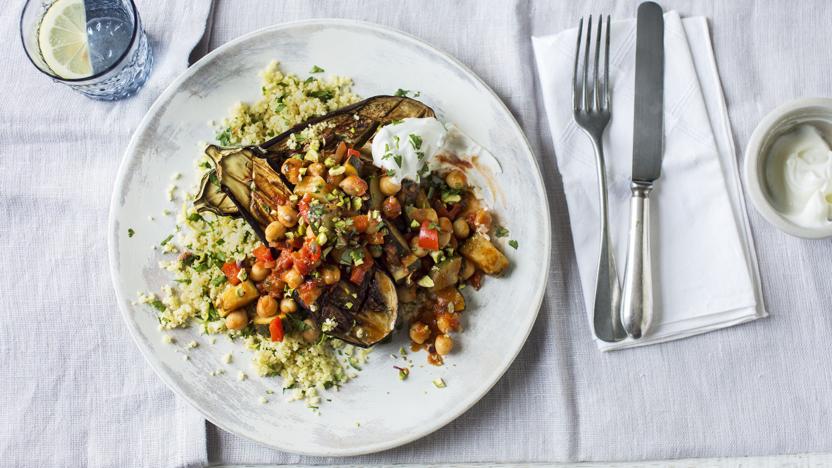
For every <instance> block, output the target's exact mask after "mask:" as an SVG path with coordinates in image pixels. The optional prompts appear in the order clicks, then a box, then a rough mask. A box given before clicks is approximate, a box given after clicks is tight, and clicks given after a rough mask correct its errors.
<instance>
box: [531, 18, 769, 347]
mask: <svg viewBox="0 0 832 468" xmlns="http://www.w3.org/2000/svg"><path fill="white" fill-rule="evenodd" d="M664 19H665V33H664V41H665V78H664V83H665V89H664V122H665V123H664V132H665V143H664V156H663V158H664V159H663V163H662V176H661V178H660V179H659V180H658V182H657V184H656V188H655V189H654V191H653V193H652V195H651V204H652V213H651V215H652V217H653V230H652V235H653V237H652V241H653V274H654V288H655V297H654V320H653V325H652V328H651V329H650V331H649V333H648V335H647V336H645V337H644V338H642V339H640V340H635V341H634V340H629V339H628V340H625V341H622V342H619V343H614V344H610V343H604V342H602V341H600V340H596V341H597V344H598V347H599V348H600V349H602V350H615V349H623V348H629V347H634V346H642V345H647V344H653V343H660V342H663V341H668V340H674V339H678V338H684V337H688V336H692V335H696V334H699V333H705V332H708V331H711V330H716V329H719V328H724V327H728V326H732V325H736V324H739V323H743V322H748V321H750V320H754V319H757V318H761V317H765V316H766V315H767V314H766V312H765V308H764V305H763V302H762V294H761V291H760V288H759V284H760V282H759V272H758V267H757V259H756V254H755V252H754V245H753V240H752V238H751V234H750V232H751V231H750V229H749V226H748V219H747V215H746V211H745V201H744V198H743V194H742V191H741V189H740V184H739V176H738V174H739V173H738V169H737V162H736V155H735V153H734V143H733V141H732V138H731V131H730V126H729V123H728V114H727V112H726V110H725V103H724V100H723V97H722V89H721V85H720V83H719V77H718V74H717V70H716V63H715V61H714V58H713V52H712V48H711V44H710V37H709V35H708V25H707V21H706V20H705V18H701V17H700V18H687V19H684V20H682V19H681V18H680V17H679V15H678V14H677V13H676V12H669V13H666V14H665V15H664ZM576 34H577V29H571V30H568V31H564V32H561V33H560V34H557V35H553V36H545V37H534V38H532V42H533V46H534V53H535V58H536V61H537V69H538V74H539V77H540V82H541V85H542V91H543V98H544V104H545V107H546V114H547V117H548V122H549V127H550V130H551V135H552V140H553V143H554V145H555V153H556V155H557V163H558V168H559V170H560V173H561V176H562V178H563V186H564V190H565V192H566V201H567V205H568V208H569V218H570V223H571V229H572V237H573V241H574V244H575V250H576V254H577V261H578V270H579V273H580V278H581V284H582V286H583V291H584V301H585V304H586V310H587V313H588V314H587V315H588V317H589V323H590V326H591V323H592V305H593V303H594V289H595V287H594V285H595V276H596V274H597V264H598V261H597V259H598V255H599V254H598V251H599V244H600V231H599V229H598V223H599V221H598V220H599V209H598V198H597V178H596V174H595V156H594V153H593V150H592V146H591V143H590V140H589V138H588V137H587V136H586V135H585V134H584V133H583V132H582V131H581V130H580V128H579V127H578V126H577V124H576V123H575V122H574V120H573V119H572V101H571V93H570V90H571V82H572V67H573V61H574V57H575V55H574V54H575V42H576V39H577V38H576ZM611 34H612V36H611V38H612V39H611V49H610V87H611V92H612V119H611V121H610V125H609V126H608V128H607V131H606V132H605V134H604V139H603V144H604V149H605V157H606V163H607V171H608V172H607V177H608V181H607V183H608V190H609V215H610V232H611V235H612V243H613V250H614V252H615V256H616V263H617V266H618V272H619V279H620V280H621V279H622V278H621V277H622V276H623V272H624V266H625V265H624V263H625V258H626V257H625V256H626V250H627V240H628V239H627V236H628V222H629V200H630V188H629V187H630V172H631V171H630V170H631V166H632V146H633V144H632V143H633V96H634V86H633V80H634V69H635V42H636V41H635V39H636V22H635V20H628V21H620V22H614V23H613V25H612V33H611Z"/></svg>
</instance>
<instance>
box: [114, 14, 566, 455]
mask: <svg viewBox="0 0 832 468" xmlns="http://www.w3.org/2000/svg"><path fill="white" fill-rule="evenodd" d="M274 59H276V60H278V61H280V62H281V66H282V68H283V70H284V71H287V72H292V73H297V74H299V75H302V76H305V75H306V74H307V73H308V70H309V69H310V68H311V67H312V65H313V64H317V65H320V66H322V67H323V68H325V69H326V72H327V74H329V73H335V74H339V75H346V76H350V77H352V78H353V79H354V81H355V90H356V91H357V92H358V93H359V94H360V95H362V96H364V97H369V96H372V95H376V94H392V93H394V92H395V91H396V89H398V88H404V89H410V90H419V91H420V92H421V97H420V99H421V100H423V101H424V102H426V103H427V104H428V105H431V106H432V107H433V108H434V109H435V110H436V112H437V114H438V116H439V117H440V118H441V119H443V120H446V121H451V122H454V123H455V124H456V125H458V126H459V128H460V129H461V130H462V131H463V132H465V133H467V134H468V135H469V136H471V137H472V138H474V139H475V140H477V141H478V142H479V143H480V144H482V145H483V146H484V147H486V148H488V149H489V150H491V152H492V153H493V154H494V155H495V156H496V157H497V158H498V159H499V161H500V162H501V164H502V167H503V172H502V173H501V174H498V175H497V181H498V182H499V184H500V186H501V188H502V196H501V197H500V198H499V201H498V203H497V204H496V206H495V207H493V208H494V209H495V211H496V213H497V216H498V219H499V221H500V222H501V224H503V225H505V226H507V227H508V228H510V230H511V237H512V238H514V239H517V240H518V241H519V243H520V247H519V249H518V250H514V249H512V248H510V247H508V246H507V245H506V244H505V240H501V241H502V248H503V250H504V251H505V252H506V254H507V255H508V257H509V259H510V260H511V263H512V267H511V269H510V271H509V272H508V274H507V276H506V277H505V278H501V279H495V278H486V281H485V284H484V287H483V288H482V289H481V290H480V291H478V292H477V293H475V294H468V295H467V296H468V299H469V306H468V309H467V310H466V312H465V319H464V322H463V326H464V327H465V329H464V332H463V333H462V334H460V335H459V338H458V339H457V340H456V349H455V351H454V353H453V354H452V355H450V356H449V357H448V358H447V359H446V364H445V366H443V367H434V366H430V365H428V364H427V363H426V356H425V354H424V353H421V354H417V355H411V357H412V358H413V359H414V362H415V363H417V365H416V367H415V368H414V369H413V370H412V372H411V374H410V378H409V379H407V381H404V382H402V381H400V380H399V379H398V374H397V372H396V370H395V369H393V367H392V366H393V365H394V364H396V362H395V361H394V360H393V359H392V358H391V357H390V354H391V353H394V352H397V351H398V349H399V347H400V346H401V345H403V344H405V343H406V342H407V338H406V336H404V334H399V335H398V336H396V337H394V340H393V342H392V343H389V344H386V345H380V346H377V347H376V349H375V350H374V352H373V353H372V354H371V355H370V362H369V363H368V364H367V365H365V366H364V369H363V371H362V372H360V373H359V377H358V378H357V379H355V380H353V381H351V382H349V383H348V384H347V385H345V386H343V387H342V388H341V390H340V391H339V392H337V393H332V394H330V395H326V396H325V397H326V398H329V399H331V401H324V402H322V404H321V411H320V415H316V414H314V413H313V412H312V411H310V410H309V409H308V408H307V407H306V405H305V404H304V403H303V402H291V403H290V402H287V401H285V400H284V398H283V396H282V395H281V393H280V381H279V379H278V378H259V377H257V376H256V373H255V372H254V370H253V369H252V367H251V365H250V354H249V352H248V351H247V350H245V349H244V348H243V346H242V345H241V344H240V343H232V342H230V341H229V340H228V339H226V338H225V337H222V336H221V337H220V338H219V339H218V340H217V342H216V344H214V345H210V344H208V341H207V339H206V337H205V336H202V335H200V334H199V331H198V327H193V328H192V329H183V330H175V331H173V332H171V334H172V335H173V336H175V337H176V340H177V341H176V343H175V344H173V345H171V344H165V343H163V341H162V339H161V338H162V334H163V333H162V332H161V331H159V329H158V322H157V320H156V317H155V313H154V312H155V311H154V310H152V309H151V308H149V307H147V306H136V305H133V304H132V302H133V301H135V299H136V295H137V292H138V291H158V290H159V288H160V287H161V286H162V285H163V284H165V283H167V282H169V281H170V277H169V276H168V274H166V272H165V271H163V270H161V269H160V268H159V267H158V262H159V260H161V259H162V258H163V257H162V255H161V254H160V253H159V252H158V251H157V250H152V246H153V245H156V244H158V243H159V241H160V240H161V239H163V238H164V237H165V236H167V234H169V233H170V232H172V229H173V226H174V220H173V219H172V218H171V217H162V216H161V213H162V211H163V210H164V209H166V208H167V209H172V210H175V209H176V203H173V204H172V203H170V202H168V201H167V198H166V196H165V192H166V189H167V187H168V186H169V185H170V183H171V175H172V174H173V173H175V172H181V173H182V174H184V177H183V179H182V180H180V181H179V182H178V184H179V185H180V186H181V187H190V186H191V185H192V184H193V183H195V181H196V176H195V171H194V169H193V161H194V159H195V158H196V157H197V156H198V155H199V152H200V147H199V142H207V141H212V140H213V138H214V130H213V129H212V128H210V127H209V126H208V121H209V119H214V120H217V121H219V120H221V119H222V118H223V117H224V116H225V115H227V114H228V112H229V109H230V108H231V106H232V105H233V104H234V103H235V102H237V101H240V100H249V101H251V100H254V99H256V98H258V96H259V91H260V78H259V76H258V71H260V70H261V69H263V68H264V67H265V66H266V65H267V64H268V63H269V62H270V61H271V60H274ZM149 216H155V217H156V221H153V222H151V221H149V220H148V217H149ZM128 228H133V229H134V230H135V235H134V236H133V237H128V234H127V230H128ZM109 229H110V242H109V245H110V252H109V254H110V267H111V270H112V275H113V282H114V284H115V289H116V293H117V296H118V301H119V305H120V307H121V311H122V314H123V316H124V320H125V321H126V322H127V325H128V327H129V329H130V332H131V333H132V336H133V338H134V340H135V342H136V344H137V345H138V347H139V348H140V349H141V351H142V353H143V354H144V356H145V357H146V358H147V360H148V362H150V364H151V365H152V366H153V368H154V369H155V370H156V371H157V373H158V374H159V376H160V377H161V378H162V379H163V380H164V381H165V383H167V384H168V386H170V387H171V388H172V389H173V390H174V391H175V392H176V393H177V394H179V395H181V396H182V397H183V398H185V399H186V400H188V401H189V402H190V403H191V404H192V405H193V406H194V407H195V408H197V409H198V410H199V411H200V412H201V413H202V414H203V415H205V417H206V418H207V419H208V420H209V421H211V422H212V423H214V424H216V425H217V426H219V427H221V428H223V429H225V430H227V431H229V432H232V433H235V434H238V435H241V436H244V437H247V438H249V439H252V440H255V441H257V442H260V443H263V444H266V445H269V446H272V447H275V448H278V449H281V450H286V451H290V452H295V453H303V454H310V455H321V456H346V455H358V454H364V453H370V452H376V451H380V450H385V449H389V448H392V447H396V446H399V445H402V444H405V443H407V442H410V441H412V440H415V439H418V438H420V437H423V436H425V435H427V434H429V433H431V432H433V431H435V430H437V429H439V428H440V427H442V426H444V425H445V424H447V423H448V422H450V421H452V420H453V419H454V418H456V417H457V416H459V415H460V414H462V413H463V412H465V410H467V409H468V408H470V407H471V406H472V405H473V404H474V403H476V402H477V401H478V400H479V399H480V398H481V397H482V396H483V395H485V393H486V392H487V391H488V390H489V389H490V388H491V387H492V386H493V385H494V384H495V383H496V382H497V380H498V379H499V378H500V376H502V375H503V373H504V372H505V371H506V369H507V368H508V366H509V365H510V364H511V362H512V361H513V360H514V357H515V356H516V355H517V353H518V352H519V351H520V349H521V348H522V346H523V343H525V341H526V338H527V336H528V334H529V331H530V330H531V327H532V324H533V323H534V321H535V318H536V317H537V312H538V309H539V308H540V303H541V301H542V297H543V290H544V287H545V283H546V277H547V271H548V258H549V250H550V222H549V211H548V207H547V203H546V197H545V194H544V188H543V183H542V181H541V177H540V171H539V169H538V167H537V165H536V163H535V160H534V158H533V156H532V153H531V150H530V149H529V145H528V142H527V141H526V139H525V137H524V136H523V133H522V131H521V130H520V127H519V126H518V125H517V122H516V121H515V120H514V118H513V117H512V115H511V114H510V113H509V111H508V109H506V107H505V106H504V105H503V103H502V102H501V101H500V100H499V98H498V97H497V96H496V95H495V94H494V93H493V92H492V91H491V90H490V89H489V88H488V86H486V85H485V84H484V83H483V82H482V81H481V80H480V79H479V78H477V77H476V76H475V75H474V74H473V73H472V72H471V71H470V70H468V69H467V68H466V67H464V66H463V65H462V64H460V63H459V62H457V61H456V60H454V59H453V58H451V57H449V56H448V55H446V54H444V53H442V52H439V51H438V50H436V49H434V48H432V47H430V46H429V45H427V44H425V43H423V42H421V41H418V40H416V39H414V38H413V37H410V36H408V35H405V34H402V33H400V32H396V31H393V30H390V29H386V28H382V27H379V26H376V25H372V24H366V23H358V22H353V21H343V20H312V21H304V22H297V23H289V24H283V25H278V26H274V27H270V28H266V29H263V30H260V31H256V32H254V33H251V34H248V35H246V36H243V37H241V38H239V39H236V40H234V41H232V42H230V43H228V44H226V45H224V46H222V47H220V48H219V49H217V50H215V51H214V52H212V53H211V54H209V55H208V56H206V57H205V58H203V59H202V60H200V61H199V62H198V63H197V64H195V65H194V66H193V67H191V68H190V69H188V70H187V71H186V72H185V73H184V74H183V75H182V76H180V77H179V78H178V79H177V80H176V81H175V82H174V83H173V84H171V85H170V86H169V87H168V89H167V90H166V91H165V92H164V93H163V94H162V95H161V96H160V97H159V99H158V100H157V101H156V103H155V104H154V105H153V107H151V109H150V110H149V111H148V113H147V115H146V116H145V118H144V120H143V121H142V122H141V124H140V125H139V128H138V129H137V130H136V133H135V134H134V135H133V138H132V140H131V142H130V145H129V147H128V148H127V152H126V154H125V157H124V160H123V161H122V164H121V168H120V169H119V174H118V179H117V180H116V184H115V189H114V193H113V198H112V202H111V208H110V226H109ZM191 340H196V341H197V342H199V343H200V344H201V346H199V347H198V348H196V349H194V350H190V351H189V354H190V359H189V360H187V361H186V360H184V359H183V352H184V351H185V349H184V345H185V344H186V343H188V342H190V341H191ZM228 352H233V356H234V360H233V362H232V363H231V364H224V362H223V359H222V357H223V355H225V354H226V353H228ZM419 364H424V365H423V366H420V365H419ZM216 369H225V371H226V372H225V373H224V374H222V375H219V376H211V375H210V373H211V372H212V371H214V370H216ZM239 371H244V372H246V373H247V374H248V375H249V379H248V380H246V381H243V382H240V381H238V380H237V374H238V372H239ZM439 377H441V378H443V379H444V380H445V382H446V383H447V387H446V388H443V389H437V388H435V387H434V386H433V385H432V384H431V382H432V381H433V380H434V379H436V378H439ZM268 389H273V390H275V393H274V394H273V395H270V396H268V399H269V403H268V404H265V405H263V404H261V403H260V402H259V399H260V397H261V396H264V395H266V391H267V390H268ZM529 404H533V402H529Z"/></svg>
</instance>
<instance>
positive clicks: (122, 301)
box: [107, 18, 552, 457]
mask: <svg viewBox="0 0 832 468" xmlns="http://www.w3.org/2000/svg"><path fill="white" fill-rule="evenodd" d="M310 25H319V26H324V27H325V26H339V27H347V28H357V29H362V30H370V31H375V32H380V33H382V34H384V35H387V36H388V37H393V38H395V39H399V40H403V41H407V42H410V43H412V44H414V45H416V46H419V47H421V48H422V49H425V50H426V51H427V52H429V53H431V54H433V55H434V56H436V57H437V58H440V59H442V60H444V61H446V62H447V63H448V64H449V65H451V66H453V67H456V68H457V69H459V70H460V71H461V72H463V74H464V75H465V76H468V77H470V78H472V79H473V80H474V81H475V82H476V83H477V84H479V85H480V86H482V88H483V89H484V90H485V91H486V92H488V93H489V94H490V95H491V97H492V98H493V99H494V100H496V102H497V103H498V105H499V107H500V108H501V109H502V111H503V112H505V114H506V115H507V116H508V118H509V119H510V121H511V123H512V124H513V126H514V130H515V132H516V133H518V134H519V137H520V138H519V141H520V142H521V143H522V145H521V146H522V147H523V148H525V150H526V151H525V152H524V153H525V155H526V156H527V157H528V158H529V159H530V160H531V163H532V167H533V168H534V171H533V174H532V181H533V182H534V183H536V184H537V185H538V187H539V189H540V191H541V192H540V193H541V195H542V196H541V199H542V201H543V208H544V209H545V222H544V223H543V226H542V228H543V231H544V232H543V239H544V245H543V252H542V253H544V254H545V256H543V258H546V259H547V260H546V265H548V264H549V258H550V256H551V246H552V238H551V236H552V234H551V233H552V221H551V216H550V207H549V200H548V198H547V197H546V185H545V183H544V181H543V175H542V171H541V168H540V164H539V163H538V161H537V158H536V157H535V152H534V150H533V149H532V146H531V144H530V143H529V140H528V137H527V136H526V134H525V132H524V131H523V128H522V127H521V126H520V124H519V122H518V121H517V119H516V118H515V116H514V114H513V113H512V112H511V110H510V109H509V108H508V106H507V105H506V104H505V102H503V100H502V99H501V98H500V96H499V95H498V94H497V93H496V92H495V91H494V90H493V89H492V88H491V87H490V86H489V85H488V84H487V83H486V82H485V81H483V79H482V78H480V77H479V75H477V74H476V73H475V72H474V71H473V70H471V69H470V68H469V67H468V66H467V65H465V64H464V63H462V62H461V61H459V60H458V59H457V58H455V57H454V56H452V55H451V54H449V53H447V52H445V51H443V50H441V49H439V48H437V47H435V46H433V45H431V44H429V43H428V42H426V41H424V40H422V39H420V38H418V37H416V36H414V35H412V34H409V33H406V32H403V31H401V30H398V29H395V28H392V27H389V26H383V25H380V24H377V23H372V22H368V21H361V20H353V19H342V18H312V19H303V20H296V21H287V22H282V23H277V24H273V25H271V26H265V27H263V28H260V29H256V30H254V31H251V32H249V33H246V34H243V35H241V36H238V37H236V38H234V39H232V40H230V41H228V42H226V43H225V44H222V45H221V46H219V47H217V48H216V49H214V50H212V51H211V52H209V53H208V54H206V55H205V56H203V57H202V58H200V59H199V60H198V61H197V62H195V63H194V64H192V65H191V66H189V67H188V68H186V69H185V70H183V71H182V73H180V74H179V75H178V76H177V77H176V78H175V79H174V80H173V81H171V82H170V83H169V84H168V85H167V86H166V87H165V89H164V91H162V92H161V93H160V94H159V96H158V97H157V98H156V99H155V100H154V102H153V104H152V105H151V106H150V107H149V108H148V110H147V111H146V112H145V114H144V116H143V117H142V119H141V121H140V122H139V124H138V126H137V127H136V129H135V130H134V131H133V133H132V135H131V137H130V142H129V143H128V145H127V148H125V150H124V153H123V155H122V158H121V162H120V163H119V168H118V172H117V175H116V178H115V181H114V183H113V193H112V195H111V197H110V207H109V210H108V220H107V229H108V234H107V251H108V257H109V267H110V279H111V280H112V283H113V289H114V290H115V293H116V302H117V304H118V308H119V312H120V314H121V317H122V319H123V320H124V322H125V325H127V329H128V332H129V333H130V337H131V338H132V340H133V343H134V344H135V346H136V347H137V348H139V351H140V352H141V354H142V356H143V357H144V359H145V361H146V362H147V364H149V365H150V368H151V369H153V372H154V373H155V374H156V375H157V376H159V378H160V379H161V380H162V381H163V382H164V383H165V385H167V387H168V388H169V389H171V390H172V391H173V393H174V394H176V396H177V397H179V398H182V399H184V400H185V401H186V402H187V403H188V405H189V406H191V408H193V409H195V410H196V411H197V412H198V413H199V414H200V415H201V416H202V417H203V418H205V419H206V420H207V421H209V422H211V423H212V424H214V425H215V426H217V427H219V428H220V429H222V430H224V431H227V432H229V433H231V434H234V435H236V436H239V437H243V438H245V439H248V440H251V441H253V442H255V443H258V444H263V445H265V446H267V447H269V448H272V449H276V450H280V451H283V452H287V453H292V454H299V455H305V456H315V457H349V456H358V455H367V454H372V453H378V452H381V451H385V450H390V449H393V448H396V447H401V446H403V445H406V444H408V443H411V442H414V441H416V440H418V439H421V438H423V437H426V436H428V435H430V434H432V433H434V432H436V431H438V430H439V429H441V428H443V427H445V426H447V425H448V424H450V423H451V422H453V421H454V420H456V419H457V418H459V417H460V416H462V415H463V414H465V413H467V412H468V411H469V410H470V409H471V408H472V407H473V406H474V405H475V404H477V403H478V402H479V401H480V400H482V398H483V397H484V396H485V395H487V394H488V393H489V392H490V391H491V389H492V388H494V386H495V385H496V384H497V382H499V381H500V380H502V378H503V377H504V376H505V373H506V372H507V371H508V369H509V368H510V367H511V366H512V364H514V361H515V360H516V359H517V356H518V355H519V354H520V351H522V350H523V348H524V347H525V346H526V343H527V342H528V339H529V335H530V334H531V331H532V328H533V327H534V325H535V323H537V319H538V317H539V315H540V308H541V306H542V304H543V298H544V294H545V292H546V284H547V283H548V277H549V268H544V269H543V270H544V271H543V274H542V275H540V277H539V280H538V281H537V283H536V284H535V285H534V286H535V288H534V289H535V294H534V298H533V299H532V301H531V304H533V305H534V306H535V312H534V314H533V316H531V317H530V320H529V322H528V325H527V327H526V330H525V331H524V332H523V341H522V344H521V345H520V346H518V347H517V348H516V349H515V350H514V351H513V352H512V353H511V356H510V359H508V360H507V361H505V365H504V366H503V367H502V369H500V371H499V372H498V373H497V375H496V378H494V380H493V381H492V382H490V383H489V384H488V385H487V386H484V387H481V389H480V390H479V391H475V392H471V393H470V394H469V397H468V398H466V399H465V400H464V401H463V404H462V405H460V406H457V407H456V409H455V411H452V412H449V413H448V416H445V417H442V418H440V419H437V420H436V422H435V423H433V424H431V425H429V426H422V427H419V428H417V429H415V430H413V431H410V432H408V433H407V435H405V436H402V437H399V438H397V439H392V440H387V441H384V442H379V443H375V444H369V445H363V446H361V447H359V448H355V449H354V448H351V447H347V448H343V449H326V450H321V451H308V450H297V449H296V448H293V447H287V446H285V445H281V444H280V442H279V441H275V440H274V439H266V438H258V437H256V436H252V435H249V434H244V433H241V432H239V431H238V430H235V429H231V428H229V427H227V426H226V425H225V424H223V423H220V422H219V421H215V420H214V418H213V417H212V416H211V415H210V412H209V411H207V410H206V409H205V408H203V407H202V406H201V405H199V404H197V403H196V402H195V401H194V400H193V399H192V398H191V397H190V396H189V395H188V393H187V392H186V391H185V390H184V389H183V388H181V387H180V385H179V383H178V382H177V381H176V379H174V378H173V376H171V375H168V374H167V373H165V372H163V371H162V368H163V367H164V366H162V365H160V364H159V363H158V362H157V361H158V358H157V357H156V356H155V354H154V353H153V352H152V351H151V349H150V347H149V346H147V345H145V344H144V343H143V342H142V340H141V339H139V330H138V326H137V324H136V323H135V321H134V320H132V318H131V317H130V303H129V301H128V300H127V299H126V298H125V297H124V296H123V295H122V293H121V290H120V287H119V280H118V269H117V263H118V262H117V255H116V251H115V244H116V240H117V236H118V232H117V231H116V226H115V222H116V216H117V208H116V207H117V206H118V196H119V194H120V189H121V188H122V187H123V186H124V181H125V178H126V176H127V168H128V166H129V162H130V160H132V159H133V158H130V155H131V154H133V153H134V152H135V150H136V146H137V144H138V141H139V137H138V135H140V134H142V133H144V132H145V131H146V130H147V128H148V126H149V124H150V122H151V119H152V118H153V116H154V115H155V114H156V113H157V112H158V110H159V108H160V107H162V106H163V105H165V104H166V103H167V102H169V101H170V100H171V98H173V97H174V96H175V93H176V90H177V89H178V88H179V86H180V85H181V84H182V83H183V82H184V81H185V80H187V79H188V78H190V77H191V76H193V75H194V74H196V73H197V72H198V71H199V70H201V69H202V68H203V67H204V66H206V64H207V63H208V62H209V61H211V60H213V59H214V58H215V57H216V56H219V55H221V54H223V53H224V52H225V50H227V49H230V48H231V47H234V46H235V45H237V44H238V43H240V42H243V41H246V40H249V39H251V38H253V37H256V36H258V35H262V34H267V33H272V32H279V31H281V30H286V29H291V28H296V27H303V26H310Z"/></svg>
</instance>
